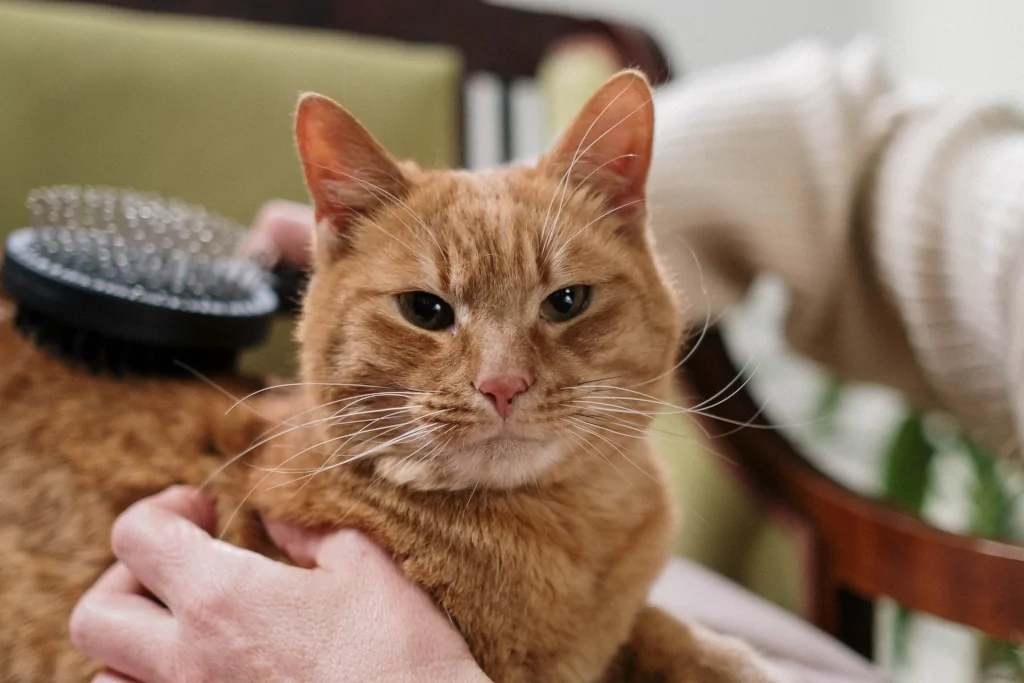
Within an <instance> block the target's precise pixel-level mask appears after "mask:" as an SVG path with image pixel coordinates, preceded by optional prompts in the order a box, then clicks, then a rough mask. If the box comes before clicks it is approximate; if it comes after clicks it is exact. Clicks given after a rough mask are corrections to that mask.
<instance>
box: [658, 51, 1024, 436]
mask: <svg viewBox="0 0 1024 683" xmlns="http://www.w3.org/2000/svg"><path fill="white" fill-rule="evenodd" d="M954 111H956V112H959V113H953V112H954ZM657 118H658V120H657V124H656V125H657V128H656V144H655V158H654V161H653V168H652V173H651V180H650V183H649V191H650V198H649V199H650V208H651V212H652V217H653V228H654V232H655V237H656V241H657V245H658V249H659V251H660V253H661V255H662V258H663V260H664V262H665V263H666V265H667V268H668V270H669V271H670V272H671V273H672V275H673V276H674V278H675V279H676V281H677V283H678V284H679V286H680V290H681V292H682V294H683V297H684V300H685V301H686V305H687V313H688V315H689V317H690V320H691V322H692V323H693V324H694V325H700V324H702V323H703V322H704V321H705V320H706V319H710V320H712V321H713V320H715V319H716V318H717V317H718V316H719V315H720V314H721V313H722V311H723V310H724V309H725V307H727V306H728V305H729V304H730V303H732V302H734V301H735V300H736V299H738V298H739V297H741V296H742V295H743V294H744V292H745V291H746V289H747V287H748V286H749V284H750V283H751V282H752V281H753V279H754V278H755V277H757V276H758V275H760V274H763V273H770V274H773V275H775V276H777V277H779V278H781V279H782V280H783V281H784V282H785V284H786V286H787V288H788V289H789V291H790V294H791V308H790V310H789V312H788V315H787V320H786V334H787V338H788V340H789V342H790V343H791V345H792V346H793V347H794V348H795V350H797V351H799V352H801V353H803V354H804V355H806V356H808V357H810V358H812V359H814V360H817V361H819V362H821V363H823V364H824V365H826V366H828V367H830V368H831V369H832V370H833V371H835V372H836V373H837V374H838V375H840V376H842V377H844V378H846V379H850V380H862V381H871V382H879V383H883V384H887V385H890V386H893V387H895V388H897V389H899V390H901V391H902V392H903V393H904V394H905V395H906V396H907V397H908V399H909V400H911V401H912V402H914V403H915V404H916V405H918V406H919V407H922V408H928V409H934V408H939V409H945V410H948V411H949V412H951V413H952V414H953V415H954V416H955V417H957V418H958V419H959V420H960V421H961V423H962V424H963V425H964V426H965V427H967V428H968V429H969V430H970V431H971V432H972V433H974V434H975V435H976V436H978V437H979V438H981V439H982V440H983V441H984V442H985V443H987V444H988V445H990V446H994V447H997V448H1006V447H1007V443H1009V442H1012V443H1016V441H1017V440H1016V438H1015V434H1016V432H1015V430H1014V426H1013V422H1014V417H1013V412H1012V410H1011V409H1010V407H1009V406H1010V405H1011V404H1012V398H1011V396H1010V391H1009V387H1010V386H1011V385H1010V384H1009V382H1008V379H1007V378H1008V377H1009V373H1010V372H1011V371H1012V372H1016V373H1018V374H1017V375H1016V377H1017V379H1018V380H1020V379H1021V378H1022V375H1021V374H1020V373H1021V372H1024V369H1022V368H1021V362H1020V360H1019V358H1018V359H1017V360H1013V358H1015V357H1019V356H1020V355H1021V354H1020V353H1019V352H1018V353H1017V354H1016V356H1014V354H1013V353H1012V349H1013V348H1018V349H1019V348H1020V347H1021V346H1022V345H1024V338H1021V339H1018V338H1017V337H1014V334H1015V332H1014V330H1016V329H1017V328H1018V327H1019V325H1018V326H1016V327H1014V326H1013V325H1009V324H1008V323H1009V322H1010V321H1009V320H1008V319H1007V318H1006V316H1005V315H1003V314H1004V313H1005V312H1007V310H1008V308H1007V307H1009V306H1011V305H1012V304H1011V302H1010V301H1009V299H1010V298H1012V297H1011V296H1010V294H1009V289H1007V288H1011V289H1012V287H1013V286H1016V283H1015V282H1014V284H1013V285H1011V284H1009V282H1010V280H1013V277H1011V274H1012V273H1013V272H1016V271H1015V270H1014V268H1013V266H1012V265H1011V264H1012V263H1015V260H1014V259H1013V258H1010V257H1008V256H1006V255H1005V253H1004V252H1003V247H1008V240H1010V235H1011V233H1012V234H1014V235H1017V234H1019V233H1020V232H1021V229H1020V228H1021V226H1022V225H1024V223H1022V222H1021V220H1020V219H1019V213H1018V214H1016V217H1011V214H1012V211H1011V210H1010V205H1011V204H1013V202H1012V201H1011V199H1010V198H1011V197H1019V196H1020V192H1019V183H1020V181H1022V180H1024V157H1021V156H1019V155H1020V151H1019V149H1018V151H1017V152H1013V151H1011V149H1010V148H1011V147H1013V145H1011V144H1009V140H1008V137H1012V136H1014V135H1016V134H1017V133H1015V132H1013V128H1012V126H1011V124H1010V122H1009V119H1008V115H1007V114H1006V112H1004V111H1003V110H1000V109H995V108H985V107H980V106H973V107H971V106H960V107H957V106H956V105H953V104H942V105H941V106H936V105H923V104H919V105H916V106H910V105H909V104H908V101H907V100H906V98H902V97H900V96H899V94H898V93H895V92H894V91H893V89H892V88H891V86H890V85H889V83H888V81H887V79H886V77H885V75H884V73H883V71H882V69H881V68H880V66H879V60H878V58H877V57H876V55H875V52H874V50H873V49H872V47H871V45H870V43H867V42H862V43H856V44H854V45H851V46H850V47H848V48H847V49H845V50H843V51H840V52H834V51H830V50H828V49H826V48H824V47H822V46H820V45H817V44H814V43H805V44H798V45H795V46H793V47H791V48H789V49H787V50H785V51H783V52H780V53H778V54H776V55H774V56H771V57H769V58H766V59H763V60H759V61H755V62H750V63H746V64H741V65H738V66H735V67H731V68H728V69H723V70H718V71H713V72H708V73H706V74H704V75H702V76H698V77H696V78H694V79H691V80H688V81H684V82H682V83H680V84H677V85H673V86H670V87H669V88H666V89H664V90H663V91H661V92H660V93H659V94H658V109H657ZM954 121H961V122H963V121H972V122H973V123H970V124H967V127H968V129H969V130H970V131H973V132H972V133H971V134H970V135H965V134H964V132H963V131H960V132H958V130H959V129H958V128H957V126H956V125H955V124H954V123H953V122H954ZM1019 147H1020V144H1017V145H1016V148H1019ZM986 150H987V151H986ZM1015 154H1016V155H1017V156H1014V155H1015ZM979 164H980V166H979ZM1014 164H1016V169H1017V170H1016V171H1015V172H1014V171H1013V168H1014ZM982 167H983V168H984V171H985V174H987V176H986V177H996V176H998V182H994V181H989V180H984V179H983V177H982V176H981V175H978V173H979V169H980V168H982ZM1011 178H1012V179H1011ZM1015 181H1016V182H1017V183H1018V191H1017V192H1016V193H1014V187H1013V186H1014V182H1015ZM1018 205H1019V204H1018ZM1015 206H1016V205H1015ZM972 212H973V213H972ZM982 214H983V215H984V216H985V219H984V220H981V221H980V223H979V221H978V219H979V217H980V216H981V215H982ZM926 217H927V218H926ZM986 220H988V222H986ZM980 224H984V225H985V226H991V233H990V236H989V237H985V238H984V239H983V240H981V241H979V237H980V235H979V233H978V229H979V227H978V226H979V225H980ZM988 229H989V228H988V227H986V228H985V230H988ZM1014 239H1016V238H1015V237H1014ZM981 242H984V246H982V245H981ZM968 243H969V244H970V245H972V246H971V248H968V247H967V244H968ZM995 252H998V253H1000V254H1003V256H1002V257H1001V260H1000V259H995V260H993V259H994V258H995V257H994V253H995ZM1007 253H1008V252H1007ZM1015 253H1019V250H1017V252H1015ZM982 272H987V273H989V274H988V275H985V276H983V275H982V274H981V273H982ZM1018 279H1019V278H1018ZM1017 289H1021V287H1019V286H1017ZM1004 290H1005V291H1004ZM984 307H987V308H985V310H988V311H989V313H988V314H987V316H988V317H985V316H983V315H982V314H981V311H982V308H984ZM1017 310H1019V306H1018V307H1017ZM1011 328H1012V329H1011ZM1016 334H1018V336H1021V337H1024V333H1019V332H1018V333H1016ZM1014 345H1016V347H1014ZM972 373H973V374H972ZM965 378H969V379H970V381H965ZM1000 405H1001V406H1002V407H1003V408H1002V409H1001V410H997V409H996V408H997V406H1000Z"/></svg>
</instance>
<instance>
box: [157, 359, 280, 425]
mask: <svg viewBox="0 0 1024 683" xmlns="http://www.w3.org/2000/svg"><path fill="white" fill-rule="evenodd" d="M174 364H175V365H177V366H178V367H180V368H181V369H183V370H185V371H186V372H188V373H189V374H191V375H192V376H193V377H195V378H196V379H198V380H199V381H200V382H202V383H203V384H205V385H207V386H208V387H211V388H213V389H215V390H216V391H217V392H219V393H220V394H222V395H223V396H226V397H227V398H229V399H231V400H232V401H234V402H235V403H234V404H233V405H232V406H231V407H232V408H234V407H235V406H237V405H238V404H239V403H240V401H239V400H238V397H237V396H235V395H234V394H232V393H231V392H230V391H228V390H227V389H225V388H224V387H222V386H221V385H219V384H217V383H216V382H214V381H213V380H212V379H210V378H209V377H207V376H206V375H204V374H203V373H201V372H199V371H198V370H196V369H195V368H193V367H192V366H190V365H187V364H185V363H182V362H181V361H180V360H175V361H174ZM245 407H246V408H248V409H249V410H251V411H252V412H253V413H254V414H256V415H258V416H259V417H262V418H263V419H264V420H267V421H270V422H272V421H273V420H272V419H271V418H270V417H269V416H267V415H265V414H264V413H262V412H261V411H259V410H258V409H256V408H255V407H254V406H251V405H249V404H248V403H246V404H245ZM229 410H230V409H229Z"/></svg>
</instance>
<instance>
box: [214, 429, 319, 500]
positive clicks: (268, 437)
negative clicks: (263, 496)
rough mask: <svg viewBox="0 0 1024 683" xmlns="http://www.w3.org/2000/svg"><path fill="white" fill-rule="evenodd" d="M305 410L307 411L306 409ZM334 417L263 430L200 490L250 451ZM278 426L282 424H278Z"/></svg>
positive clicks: (215, 471) (226, 462)
mask: <svg viewBox="0 0 1024 683" xmlns="http://www.w3.org/2000/svg"><path fill="white" fill-rule="evenodd" d="M304 412H306V411H304ZM300 414H301V413H300ZM334 417H336V415H335V416H332V417H329V418H321V419H319V420H313V421H311V422H307V423H302V424H298V425H292V426H290V427H289V428H287V429H284V430H281V431H278V432H276V433H273V434H270V432H273V431H274V430H275V429H277V427H271V428H270V429H269V430H267V431H265V432H263V434H262V435H261V436H260V437H259V438H258V439H257V440H256V441H255V442H254V443H253V444H251V445H250V446H249V447H248V448H245V449H244V450H242V451H241V452H239V453H238V454H237V455H234V456H232V457H231V458H229V459H228V460H227V461H225V462H224V464H222V465H221V466H220V467H218V468H217V469H216V470H214V472H213V473H212V474H210V476H208V477H207V478H206V479H205V480H204V481H203V483H202V484H201V485H200V487H199V488H200V490H201V489H204V488H206V487H207V486H208V485H209V484H210V482H212V481H213V480H214V479H216V478H217V477H218V476H220V475H221V474H223V472H224V470H226V469H227V468H228V467H230V466H231V465H233V464H234V463H236V462H238V461H239V460H240V459H242V458H244V457H245V456H246V455H248V454H249V453H252V452H253V451H254V450H256V449H258V448H260V447H261V446H264V445H266V444H268V443H270V442H271V441H273V440H274V439H278V438H280V437H282V436H285V435H287V434H290V433H292V432H295V431H296V430H299V429H308V428H309V427H312V426H315V425H318V424H323V423H324V422H328V421H330V420H331V419H333V418H334ZM278 426H280V425H278Z"/></svg>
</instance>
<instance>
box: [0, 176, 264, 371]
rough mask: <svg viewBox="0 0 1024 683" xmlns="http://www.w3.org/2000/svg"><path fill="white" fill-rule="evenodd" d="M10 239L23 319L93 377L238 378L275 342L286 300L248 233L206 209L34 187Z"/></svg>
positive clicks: (137, 196)
mask: <svg viewBox="0 0 1024 683" xmlns="http://www.w3.org/2000/svg"><path fill="white" fill-rule="evenodd" d="M27 206H28V211H29V215H30V216H31V227H28V228H23V229H21V230H17V231H15V232H14V233H12V234H11V235H10V237H9V238H8V240H7V244H6V256H5V258H4V261H3V269H2V272H0V283H2V285H3V287H4V288H5V289H6V290H7V292H8V293H9V294H10V295H11V296H12V297H13V298H14V299H15V301H16V302H17V314H16V319H15V324H16V326H17V327H18V329H19V330H20V331H21V332H22V334H24V335H25V336H26V337H28V338H29V339H32V340H33V341H34V342H35V343H36V344H37V345H38V346H40V347H42V348H44V349H46V350H48V351H51V352H53V353H55V354H57V355H59V356H60V357H61V358H64V359H65V360H67V361H68V362H70V363H72V364H75V365H79V366H83V367H85V368H87V369H90V370H92V371H93V372H97V373H100V372H111V373H114V374H116V375H126V374H128V375H177V374H181V373H182V372H184V371H185V370H186V369H187V368H191V369H193V370H196V371H200V372H220V371H228V370H231V369H232V368H233V367H234V364H235V361H236V358H237V356H238V354H239V352H240V351H241V350H242V349H244V348H247V347H251V346H254V345H257V344H259V343H260V342H261V341H263V339H264V338H265V336H266V334H267V330H268V327H269V324H270V321H271V317H272V316H273V314H274V313H275V311H276V310H277V308H278V302H279V298H278V296H277V295H276V294H275V291H274V287H273V286H272V278H270V277H269V275H268V273H267V272H266V271H265V270H264V269H263V268H262V267H261V264H260V263H257V262H255V261H252V260H249V259H245V258H240V257H238V256H237V255H236V252H237V249H238V247H239V245H240V243H241V239H242V237H243V236H244V233H245V231H244V229H243V228H242V227H241V226H239V225H237V224H236V223H234V222H232V221H230V220H228V219H226V218H223V217H221V216H217V215H215V214H213V213H210V212H208V211H206V210H205V209H203V208H202V207H199V206H194V205H190V204H186V203H184V202H181V201H178V200H165V199H162V198H161V197H158V196H156V195H153V194H145V193H139V192H135V191H132V190H121V189H111V188H99V187H68V186H61V187H51V188H42V189H38V190H34V191H32V192H31V193H30V194H29V197H28V201H27Z"/></svg>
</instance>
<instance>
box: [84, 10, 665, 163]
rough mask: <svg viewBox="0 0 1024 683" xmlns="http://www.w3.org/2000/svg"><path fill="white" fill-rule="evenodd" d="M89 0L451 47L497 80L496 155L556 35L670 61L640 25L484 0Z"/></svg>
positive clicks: (640, 62)
mask: <svg viewBox="0 0 1024 683" xmlns="http://www.w3.org/2000/svg"><path fill="white" fill-rule="evenodd" d="M93 1H98V2H101V3H102V4H107V5H115V6H119V7H130V8H134V9H144V10H152V11H158V12H170V13H180V14H190V15H205V16H219V17H231V18H240V19H246V20H249V21H254V22H263V23H271V24H286V25H294V26H306V27H315V28H319V29H334V30H338V31H344V32H348V33H353V34H360V35H368V36H379V37H384V38H393V39H398V40H402V41H407V42H409V43H414V44H436V45H443V46H446V47H449V48H455V49H456V50H457V51H458V53H459V55H460V56H461V58H462V62H463V64H464V67H465V68H464V76H465V77H467V78H469V77H471V76H472V75H474V74H478V73H487V74H493V75H494V76H496V77H497V78H498V80H499V83H500V102H501V105H500V111H499V116H500V121H499V126H498V129H499V130H500V131H501V141H500V149H501V155H500V156H501V158H500V159H499V161H509V160H511V159H512V158H513V144H512V129H513V117H514V112H513V106H512V90H513V84H514V82H515V81H516V80H517V79H521V78H533V77H534V76H536V74H537V71H538V68H539V67H540V66H541V64H542V62H543V60H544V58H545V56H546V55H547V54H548V52H549V50H550V49H551V48H552V46H554V45H556V44H557V43H558V42H559V41H561V40H563V39H565V38H570V37H575V36H582V35H592V36H599V37H602V38H604V39H606V40H607V41H608V43H609V44H610V45H611V46H613V47H614V49H616V50H618V51H619V53H620V56H621V58H622V61H623V63H624V64H626V65H630V66H635V67H637V68H639V69H641V70H642V71H643V72H644V73H646V74H647V76H648V77H649V78H650V79H651V80H652V81H653V82H654V83H663V82H665V81H667V80H668V79H669V77H670V75H671V74H670V68H669V63H668V60H667V59H666V57H665V54H664V53H663V51H662V50H661V48H660V47H659V46H658V44H657V42H656V41H655V40H654V39H653V38H652V37H651V36H650V34H648V33H647V32H645V31H643V30H641V29H639V28H636V27H632V26H627V25H624V24H621V23H608V22H603V21H595V20H590V19H582V18H576V17H569V16H563V15H558V14H553V13H550V12H537V11H529V10H523V9H517V8H512V7H502V6H498V5H492V4H489V3H486V2H483V1H482V0H432V1H430V2H424V1H423V0H367V1H365V2H363V1H348V2H323V1H322V0H276V1H275V0H223V1H222V0H93ZM461 102H462V103H464V100H461ZM462 120H463V121H464V120H465V116H463V117H462Z"/></svg>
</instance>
